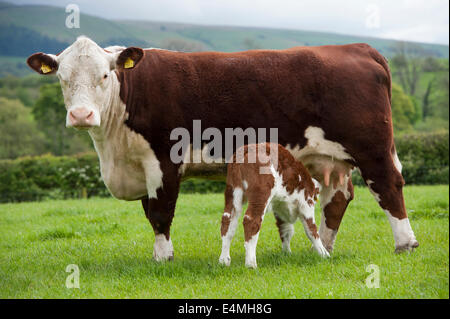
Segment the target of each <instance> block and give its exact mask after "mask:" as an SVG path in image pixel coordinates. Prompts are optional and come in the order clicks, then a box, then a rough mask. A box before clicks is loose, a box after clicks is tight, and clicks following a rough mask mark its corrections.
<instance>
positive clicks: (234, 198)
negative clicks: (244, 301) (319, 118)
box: [219, 143, 329, 268]
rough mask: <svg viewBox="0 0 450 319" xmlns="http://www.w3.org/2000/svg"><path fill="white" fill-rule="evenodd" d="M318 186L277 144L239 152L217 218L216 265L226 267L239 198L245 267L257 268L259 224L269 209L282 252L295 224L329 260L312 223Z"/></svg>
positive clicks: (243, 149) (230, 165) (231, 169)
mask: <svg viewBox="0 0 450 319" xmlns="http://www.w3.org/2000/svg"><path fill="white" fill-rule="evenodd" d="M318 193H319V183H318V182H317V181H316V180H314V179H313V178H312V177H311V175H310V174H309V173H308V171H307V170H306V168H305V167H304V166H303V165H302V163H301V162H299V161H297V160H295V158H294V157H293V156H292V155H291V154H290V153H289V152H288V151H287V150H286V149H285V148H284V147H282V146H281V145H278V144H273V143H260V144H251V145H245V146H243V147H241V148H239V149H238V150H237V151H236V153H235V154H234V155H233V159H232V161H231V162H230V164H228V172H227V185H226V190H225V210H224V213H223V216H222V226H221V234H222V254H221V256H220V258H219V262H220V263H221V264H224V265H227V266H229V265H230V262H231V258H230V244H231V240H232V239H233V236H234V233H235V231H236V226H237V220H238V218H239V215H240V213H241V210H242V203H243V201H244V198H245V199H246V200H248V208H247V211H246V212H245V216H244V222H243V224H244V234H245V245H244V246H245V265H246V266H247V267H250V268H256V245H257V242H258V235H259V231H260V228H261V223H262V221H263V219H264V215H265V214H266V211H267V210H268V209H270V210H271V208H272V207H273V208H274V211H275V212H276V213H275V218H276V220H277V226H278V230H279V233H280V238H281V241H282V247H283V250H285V251H288V252H290V251H291V249H290V241H291V238H292V235H293V234H294V223H295V222H296V221H297V219H300V220H301V221H302V223H303V227H304V228H305V232H306V235H307V236H308V238H309V240H310V241H311V242H312V244H313V246H314V249H315V250H316V251H317V252H318V253H319V255H320V256H322V257H329V254H328V252H327V250H326V249H325V247H324V246H323V245H322V241H321V240H320V237H319V234H318V232H317V227H316V223H315V221H314V205H315V202H316V199H317V194H318Z"/></svg>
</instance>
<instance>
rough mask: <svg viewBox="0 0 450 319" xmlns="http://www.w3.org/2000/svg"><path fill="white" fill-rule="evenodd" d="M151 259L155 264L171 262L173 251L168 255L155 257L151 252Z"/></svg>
mask: <svg viewBox="0 0 450 319" xmlns="http://www.w3.org/2000/svg"><path fill="white" fill-rule="evenodd" d="M153 259H155V260H156V261H157V262H164V261H173V251H172V252H171V253H170V254H169V255H162V256H161V255H157V254H155V252H153Z"/></svg>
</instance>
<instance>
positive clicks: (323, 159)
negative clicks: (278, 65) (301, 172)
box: [300, 154, 353, 188]
mask: <svg viewBox="0 0 450 319" xmlns="http://www.w3.org/2000/svg"><path fill="white" fill-rule="evenodd" d="M300 160H301V162H302V163H303V165H304V166H305V167H306V168H307V169H308V171H309V173H310V174H311V176H312V177H314V178H315V179H316V180H317V181H318V182H320V183H321V184H322V185H324V186H329V185H330V184H333V187H334V188H336V186H337V185H338V184H340V185H344V182H345V177H346V176H347V177H350V176H351V173H352V169H353V166H352V165H351V164H349V163H347V162H345V161H343V160H337V159H333V158H332V157H331V156H328V155H320V154H313V155H308V156H305V157H303V158H301V159H300Z"/></svg>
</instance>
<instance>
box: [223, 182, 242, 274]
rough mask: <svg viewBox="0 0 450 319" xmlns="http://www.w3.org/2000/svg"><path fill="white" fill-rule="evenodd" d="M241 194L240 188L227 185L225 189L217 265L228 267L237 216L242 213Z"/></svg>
mask: <svg viewBox="0 0 450 319" xmlns="http://www.w3.org/2000/svg"><path fill="white" fill-rule="evenodd" d="M242 202H243V193H242V188H239V187H236V188H233V187H232V186H231V185H229V184H227V186H226V189H225V209H224V213H223V215H222V225H221V229H220V233H221V236H222V253H221V254H220V258H219V263H220V264H222V265H226V266H229V265H230V263H231V257H230V246H231V241H232V240H233V237H234V234H235V232H236V227H237V224H238V219H239V216H240V215H241V212H242Z"/></svg>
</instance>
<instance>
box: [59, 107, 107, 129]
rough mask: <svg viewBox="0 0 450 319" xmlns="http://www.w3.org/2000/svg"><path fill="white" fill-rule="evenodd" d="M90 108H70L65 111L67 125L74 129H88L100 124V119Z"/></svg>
mask: <svg viewBox="0 0 450 319" xmlns="http://www.w3.org/2000/svg"><path fill="white" fill-rule="evenodd" d="M96 113H97V112H95V111H94V110H92V109H88V108H85V107H77V108H72V109H70V110H69V111H68V113H67V123H66V124H67V127H74V128H76V129H89V128H91V127H94V126H100V119H99V117H98V116H97V114H96Z"/></svg>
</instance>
